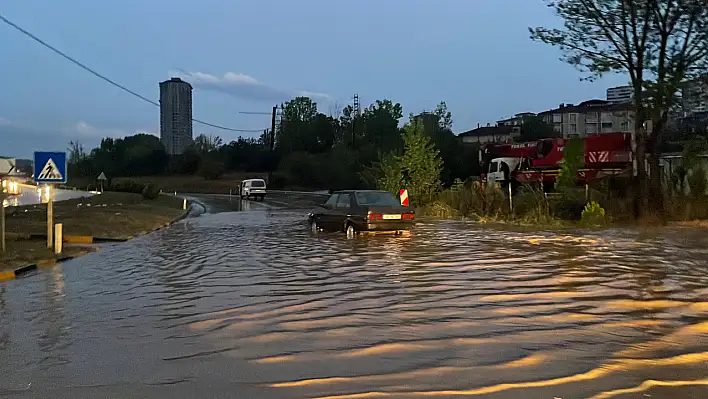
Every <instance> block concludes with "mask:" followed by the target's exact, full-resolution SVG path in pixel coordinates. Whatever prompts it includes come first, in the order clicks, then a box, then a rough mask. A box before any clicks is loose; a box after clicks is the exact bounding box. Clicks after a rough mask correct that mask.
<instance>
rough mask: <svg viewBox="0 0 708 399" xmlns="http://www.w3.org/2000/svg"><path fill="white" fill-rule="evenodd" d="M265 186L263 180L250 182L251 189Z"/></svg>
mask: <svg viewBox="0 0 708 399" xmlns="http://www.w3.org/2000/svg"><path fill="white" fill-rule="evenodd" d="M265 186H266V184H265V182H264V181H263V180H253V181H251V187H265Z"/></svg>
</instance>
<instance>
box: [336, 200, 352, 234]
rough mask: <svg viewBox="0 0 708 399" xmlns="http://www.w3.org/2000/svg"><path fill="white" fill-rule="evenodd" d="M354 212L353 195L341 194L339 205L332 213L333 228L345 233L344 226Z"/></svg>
mask: <svg viewBox="0 0 708 399" xmlns="http://www.w3.org/2000/svg"><path fill="white" fill-rule="evenodd" d="M351 210H352V198H351V194H340V195H339V198H337V204H336V205H335V207H334V210H333V211H332V224H333V226H332V228H333V230H336V231H340V230H341V231H344V225H345V224H346V222H347V218H349V214H350V213H351Z"/></svg>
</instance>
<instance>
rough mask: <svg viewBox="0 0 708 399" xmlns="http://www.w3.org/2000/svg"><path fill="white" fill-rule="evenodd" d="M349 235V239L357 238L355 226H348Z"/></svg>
mask: <svg viewBox="0 0 708 399" xmlns="http://www.w3.org/2000/svg"><path fill="white" fill-rule="evenodd" d="M345 231H346V233H347V238H354V237H356V229H355V228H354V225H353V224H348V225H347V229H346V230H345Z"/></svg>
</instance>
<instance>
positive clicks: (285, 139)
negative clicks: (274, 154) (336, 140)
mask: <svg viewBox="0 0 708 399" xmlns="http://www.w3.org/2000/svg"><path fill="white" fill-rule="evenodd" d="M281 107H282V115H281V121H280V126H278V131H277V133H276V145H277V147H278V151H280V152H281V154H289V153H291V152H297V151H307V150H308V147H309V146H310V145H313V144H315V143H316V142H317V138H316V137H313V135H312V134H313V133H314V130H313V129H312V128H311V124H312V122H313V121H314V120H315V119H316V118H317V114H318V112H317V103H315V102H314V101H312V99H310V98H308V97H296V98H294V99H293V100H291V101H288V102H286V103H285V104H283V105H282V106H281ZM325 117H326V116H325Z"/></svg>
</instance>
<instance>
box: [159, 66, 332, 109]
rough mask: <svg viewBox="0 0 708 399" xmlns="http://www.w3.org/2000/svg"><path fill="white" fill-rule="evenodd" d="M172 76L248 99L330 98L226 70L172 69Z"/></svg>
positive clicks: (199, 86) (201, 86) (323, 94)
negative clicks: (215, 72)
mask: <svg viewBox="0 0 708 399" xmlns="http://www.w3.org/2000/svg"><path fill="white" fill-rule="evenodd" d="M170 77H179V78H181V79H183V80H185V81H187V82H189V83H191V84H192V86H194V87H196V88H201V89H204V90H213V91H219V92H222V93H225V94H229V95H232V96H234V97H239V98H243V99H246V100H256V101H270V102H273V101H275V102H281V101H287V100H290V99H292V98H293V97H298V96H304V97H310V98H312V99H313V100H316V101H317V100H329V99H330V96H329V95H327V94H325V93H315V92H310V91H304V90H287V89H281V88H276V87H272V86H269V85H267V84H265V83H262V82H259V81H258V80H257V79H256V78H254V77H252V76H248V75H244V74H242V73H234V72H226V73H225V74H224V76H222V77H218V76H214V75H210V74H208V73H203V72H187V71H181V70H178V71H170Z"/></svg>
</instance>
